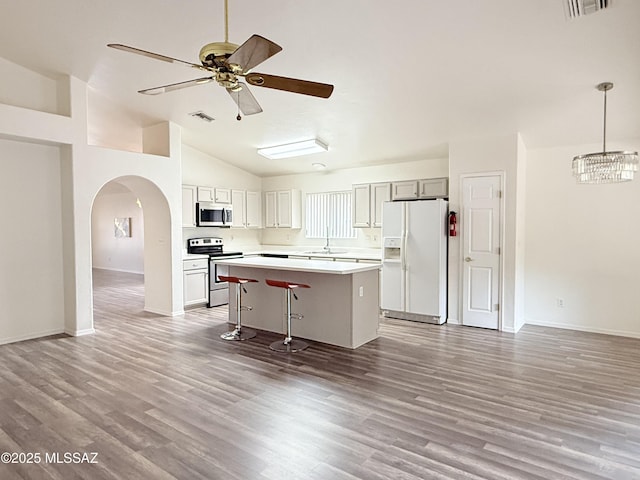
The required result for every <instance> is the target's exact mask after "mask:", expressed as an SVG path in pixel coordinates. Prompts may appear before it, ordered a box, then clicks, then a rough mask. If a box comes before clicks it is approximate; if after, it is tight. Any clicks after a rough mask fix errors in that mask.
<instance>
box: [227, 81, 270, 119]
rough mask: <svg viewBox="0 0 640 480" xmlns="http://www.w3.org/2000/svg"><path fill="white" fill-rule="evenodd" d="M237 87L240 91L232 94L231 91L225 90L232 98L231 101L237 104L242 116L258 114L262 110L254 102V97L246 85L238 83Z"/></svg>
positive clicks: (256, 102) (255, 101)
mask: <svg viewBox="0 0 640 480" xmlns="http://www.w3.org/2000/svg"><path fill="white" fill-rule="evenodd" d="M238 85H239V86H240V87H241V89H240V90H238V91H236V92H234V91H233V90H232V89H230V88H227V92H229V95H231V98H233V101H234V102H236V103H237V104H238V108H239V109H240V111H241V112H242V114H243V115H245V116H246V115H255V114H256V113H260V112H261V111H262V108H261V107H260V104H259V103H258V101H257V100H256V97H254V96H253V94H252V93H251V91H250V90H249V88H248V87H247V84H246V83H243V82H238Z"/></svg>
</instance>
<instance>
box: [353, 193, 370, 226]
mask: <svg viewBox="0 0 640 480" xmlns="http://www.w3.org/2000/svg"><path fill="white" fill-rule="evenodd" d="M370 191H371V186H370V185H369V184H368V183H367V184H363V185H354V186H353V191H352V193H351V210H352V219H353V227H354V228H363V227H364V228H366V227H370V226H371V206H370V197H371V194H370Z"/></svg>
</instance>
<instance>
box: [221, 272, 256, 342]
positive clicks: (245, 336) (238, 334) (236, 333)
mask: <svg viewBox="0 0 640 480" xmlns="http://www.w3.org/2000/svg"><path fill="white" fill-rule="evenodd" d="M241 289H242V285H241V284H239V283H236V328H234V329H233V330H232V331H230V332H225V333H223V334H222V335H220V338H222V339H223V340H249V339H250V338H253V337H255V336H256V332H255V331H253V330H251V329H249V328H242V323H241V320H240V312H241V311H242V309H243V307H242V290H241ZM247 309H248V307H247Z"/></svg>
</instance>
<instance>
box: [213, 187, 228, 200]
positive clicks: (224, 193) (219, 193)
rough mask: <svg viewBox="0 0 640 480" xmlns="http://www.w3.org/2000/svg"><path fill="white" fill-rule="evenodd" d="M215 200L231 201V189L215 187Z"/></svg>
mask: <svg viewBox="0 0 640 480" xmlns="http://www.w3.org/2000/svg"><path fill="white" fill-rule="evenodd" d="M215 202H216V203H231V190H229V189H228V188H216V190H215Z"/></svg>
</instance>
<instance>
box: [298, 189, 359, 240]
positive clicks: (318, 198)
mask: <svg viewBox="0 0 640 480" xmlns="http://www.w3.org/2000/svg"><path fill="white" fill-rule="evenodd" d="M305 223H306V232H305V233H306V237H307V238H327V236H328V237H329V238H356V231H355V229H354V228H353V226H352V221H351V192H324V193H308V194H307V215H306V217H305Z"/></svg>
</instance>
